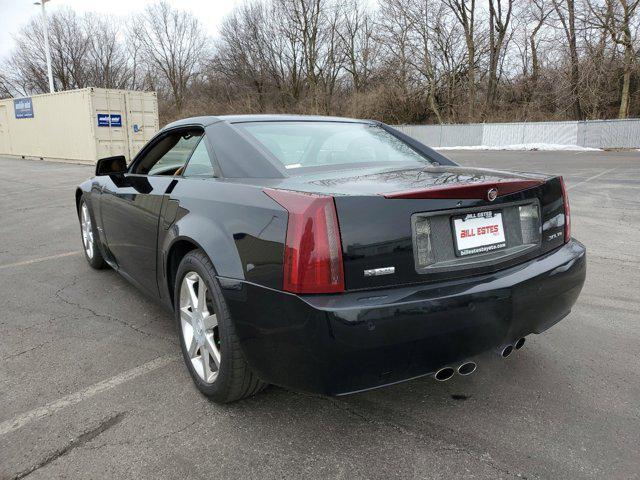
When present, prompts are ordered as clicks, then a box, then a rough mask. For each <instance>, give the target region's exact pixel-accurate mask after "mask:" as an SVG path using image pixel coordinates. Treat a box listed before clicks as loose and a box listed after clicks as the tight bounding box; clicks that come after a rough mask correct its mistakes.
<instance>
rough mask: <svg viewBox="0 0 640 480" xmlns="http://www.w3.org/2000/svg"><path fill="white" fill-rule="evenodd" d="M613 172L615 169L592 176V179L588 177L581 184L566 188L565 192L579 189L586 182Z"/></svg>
mask: <svg viewBox="0 0 640 480" xmlns="http://www.w3.org/2000/svg"><path fill="white" fill-rule="evenodd" d="M614 170H615V168H610V169H609V170H605V171H604V172H600V173H598V174H597V175H594V176H593V177H589V178H587V179H586V180H583V181H582V182H578V183H576V184H575V185H571V186H570V187H567V190H571V189H572V188H576V187H579V186H580V185H582V184H585V183H587V182H590V181H591V180H595V179H596V178H598V177H601V176H603V175H605V174H607V173H610V172H613V171H614Z"/></svg>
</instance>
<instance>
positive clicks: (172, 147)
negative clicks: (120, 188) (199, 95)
mask: <svg viewBox="0 0 640 480" xmlns="http://www.w3.org/2000/svg"><path fill="white" fill-rule="evenodd" d="M201 137H202V132H201V131H198V130H189V131H184V130H182V131H179V132H175V133H172V134H170V135H167V136H165V137H163V138H162V139H161V140H159V141H158V142H156V143H155V144H154V145H153V146H152V147H151V149H150V150H149V151H147V152H146V153H145V154H144V157H143V158H142V159H141V160H140V161H138V162H137V163H136V165H135V167H134V170H133V172H132V173H137V174H143V175H176V174H179V173H181V170H182V168H183V167H184V166H185V164H186V163H187V160H189V157H190V156H191V153H192V152H193V150H194V149H195V148H196V145H197V144H198V142H199V141H200V138H201Z"/></svg>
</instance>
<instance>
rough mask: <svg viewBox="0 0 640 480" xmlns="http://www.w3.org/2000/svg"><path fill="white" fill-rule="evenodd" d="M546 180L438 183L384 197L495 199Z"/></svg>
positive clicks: (536, 185)
mask: <svg viewBox="0 0 640 480" xmlns="http://www.w3.org/2000/svg"><path fill="white" fill-rule="evenodd" d="M543 183H544V180H537V179H536V180H521V179H517V180H501V181H497V182H474V183H462V184H460V183H455V184H451V185H436V186H433V187H429V188H424V189H420V190H404V191H400V192H391V193H386V194H385V195H384V198H403V199H427V198H437V199H458V198H459V199H477V200H483V199H484V200H495V199H496V198H497V197H499V196H502V195H509V194H511V193H517V192H521V191H523V190H527V189H529V188H533V187H538V186H540V185H542V184H543Z"/></svg>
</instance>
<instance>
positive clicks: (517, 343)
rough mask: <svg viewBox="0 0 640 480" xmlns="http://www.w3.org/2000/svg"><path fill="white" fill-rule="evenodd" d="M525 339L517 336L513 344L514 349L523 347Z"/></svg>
mask: <svg viewBox="0 0 640 480" xmlns="http://www.w3.org/2000/svg"><path fill="white" fill-rule="evenodd" d="M526 341H527V339H526V338H524V337H522V338H519V339H518V341H517V342H516V344H515V345H514V346H513V347H514V348H515V349H516V350H520V349H521V348H522V347H524V342H526Z"/></svg>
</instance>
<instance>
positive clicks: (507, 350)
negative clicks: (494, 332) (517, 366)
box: [500, 345, 513, 358]
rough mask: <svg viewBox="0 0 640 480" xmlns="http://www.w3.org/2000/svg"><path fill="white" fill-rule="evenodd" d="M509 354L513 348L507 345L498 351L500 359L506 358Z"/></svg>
mask: <svg viewBox="0 0 640 480" xmlns="http://www.w3.org/2000/svg"><path fill="white" fill-rule="evenodd" d="M511 352H513V346H512V345H507V346H506V347H504V348H503V349H502V350H501V351H500V356H501V357H502V358H507V357H508V356H509V355H511Z"/></svg>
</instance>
